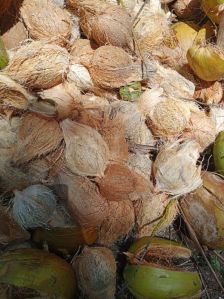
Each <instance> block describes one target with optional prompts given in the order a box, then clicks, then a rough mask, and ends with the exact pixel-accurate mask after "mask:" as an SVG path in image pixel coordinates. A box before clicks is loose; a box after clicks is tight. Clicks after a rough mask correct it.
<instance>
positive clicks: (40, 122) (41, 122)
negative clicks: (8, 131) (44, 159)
mask: <svg viewBox="0 0 224 299" xmlns="http://www.w3.org/2000/svg"><path fill="white" fill-rule="evenodd" d="M62 139H63V135H62V132H61V129H60V127H59V124H58V123H57V121H56V120H54V119H44V118H42V117H39V116H37V115H35V114H31V113H28V114H26V115H24V116H23V118H22V120H21V125H20V128H19V132H18V144H17V147H16V150H15V154H14V159H13V160H14V162H15V163H16V164H24V163H27V162H29V161H30V160H32V159H34V158H37V157H41V156H43V155H46V154H48V153H49V152H51V151H53V150H55V149H56V148H57V147H58V146H59V145H60V143H61V141H62Z"/></svg>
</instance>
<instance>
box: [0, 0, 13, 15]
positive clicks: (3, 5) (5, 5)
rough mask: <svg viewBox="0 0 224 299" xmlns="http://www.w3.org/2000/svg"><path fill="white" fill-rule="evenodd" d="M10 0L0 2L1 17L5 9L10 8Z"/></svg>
mask: <svg viewBox="0 0 224 299" xmlns="http://www.w3.org/2000/svg"><path fill="white" fill-rule="evenodd" d="M11 3H12V0H2V1H1V3H0V16H2V15H3V14H4V13H5V11H6V10H7V9H9V8H10V6H11Z"/></svg>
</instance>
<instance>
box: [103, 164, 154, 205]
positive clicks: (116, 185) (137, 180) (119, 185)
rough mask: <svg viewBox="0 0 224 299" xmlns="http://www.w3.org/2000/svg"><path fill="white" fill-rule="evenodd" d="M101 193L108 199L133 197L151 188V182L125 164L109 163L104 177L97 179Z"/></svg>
mask: <svg viewBox="0 0 224 299" xmlns="http://www.w3.org/2000/svg"><path fill="white" fill-rule="evenodd" d="M97 183H98V186H99V190H100V193H101V194H102V196H104V197H105V198H106V199H107V200H110V201H120V200H129V199H132V197H133V196H134V195H136V196H138V193H141V192H147V191H149V190H150V187H151V186H150V183H149V182H148V181H147V180H145V179H144V177H142V176H140V175H139V174H138V173H136V172H134V171H132V170H130V169H129V168H128V167H127V166H126V165H123V164H118V163H116V164H110V165H108V167H107V169H106V171H105V175H104V177H103V178H101V179H98V180H97Z"/></svg>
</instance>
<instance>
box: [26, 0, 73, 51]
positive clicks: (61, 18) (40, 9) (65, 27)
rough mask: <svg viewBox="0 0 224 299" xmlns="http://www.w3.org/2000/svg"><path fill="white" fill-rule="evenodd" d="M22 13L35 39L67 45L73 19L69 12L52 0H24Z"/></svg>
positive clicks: (31, 35)
mask: <svg viewBox="0 0 224 299" xmlns="http://www.w3.org/2000/svg"><path fill="white" fill-rule="evenodd" d="M20 15H21V17H22V19H23V21H24V23H25V25H26V28H27V29H28V31H29V35H30V37H31V38H33V39H34V40H45V41H50V42H51V41H52V42H54V43H56V44H58V45H65V44H66V42H67V41H68V39H69V38H70V35H71V31H72V21H71V18H70V15H69V13H68V12H67V11H66V10H64V9H62V8H60V7H58V6H57V5H55V4H54V3H53V2H52V1H51V0H24V1H23V4H22V7H21V8H20Z"/></svg>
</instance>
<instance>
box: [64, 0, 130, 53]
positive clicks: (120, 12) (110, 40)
mask: <svg viewBox="0 0 224 299" xmlns="http://www.w3.org/2000/svg"><path fill="white" fill-rule="evenodd" d="M68 4H69V5H70V6H71V7H72V8H74V9H78V12H79V15H80V26H81V29H82V31H83V32H84V34H85V35H86V36H87V37H88V39H93V40H94V41H95V42H96V43H97V44H98V45H100V46H101V45H106V44H109V45H113V46H117V47H123V48H128V47H130V48H132V46H133V38H132V22H131V17H130V15H129V14H128V12H127V11H126V10H125V9H124V8H122V7H120V6H114V5H111V4H109V3H105V2H102V1H96V0H84V1H73V0H69V1H68Z"/></svg>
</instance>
